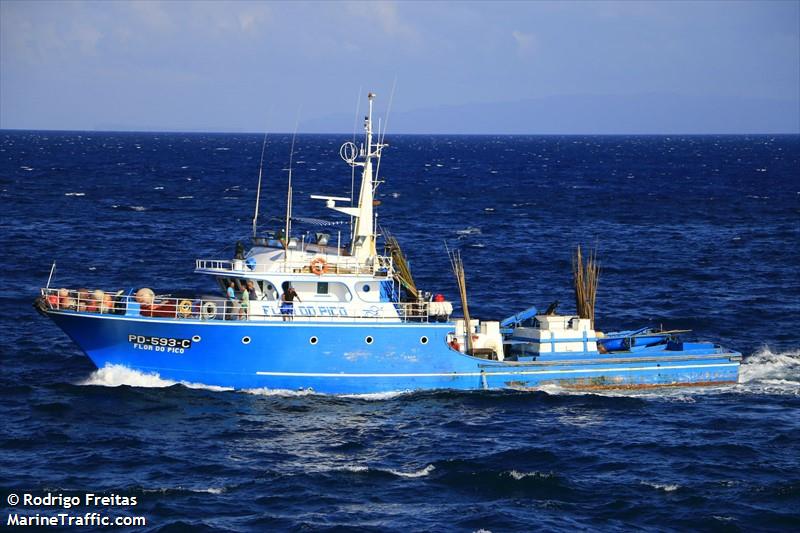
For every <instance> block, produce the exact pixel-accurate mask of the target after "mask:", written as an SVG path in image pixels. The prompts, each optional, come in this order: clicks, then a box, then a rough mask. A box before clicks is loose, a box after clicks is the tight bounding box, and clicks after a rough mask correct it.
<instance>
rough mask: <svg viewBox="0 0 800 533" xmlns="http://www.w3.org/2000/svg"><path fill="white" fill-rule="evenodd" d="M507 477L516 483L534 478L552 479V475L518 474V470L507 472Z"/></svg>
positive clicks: (538, 473) (539, 473) (540, 473)
mask: <svg viewBox="0 0 800 533" xmlns="http://www.w3.org/2000/svg"><path fill="white" fill-rule="evenodd" d="M508 475H509V476H511V477H513V478H514V479H516V480H517V481H520V480H523V479H525V478H526V477H535V478H549V477H553V474H545V473H542V472H535V471H534V472H520V471H519V470H512V471H511V472H508Z"/></svg>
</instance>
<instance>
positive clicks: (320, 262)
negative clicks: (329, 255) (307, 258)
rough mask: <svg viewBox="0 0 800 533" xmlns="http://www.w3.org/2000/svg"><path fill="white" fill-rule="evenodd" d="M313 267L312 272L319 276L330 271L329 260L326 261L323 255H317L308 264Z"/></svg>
mask: <svg viewBox="0 0 800 533" xmlns="http://www.w3.org/2000/svg"><path fill="white" fill-rule="evenodd" d="M308 266H309V268H310V269H311V272H312V273H314V274H316V275H317V276H321V275H323V274H327V273H328V262H327V261H325V260H324V259H323V258H321V257H317V258H316V259H314V260H313V261H311V263H310V264H309V265H308Z"/></svg>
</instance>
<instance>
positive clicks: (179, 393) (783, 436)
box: [0, 131, 800, 532]
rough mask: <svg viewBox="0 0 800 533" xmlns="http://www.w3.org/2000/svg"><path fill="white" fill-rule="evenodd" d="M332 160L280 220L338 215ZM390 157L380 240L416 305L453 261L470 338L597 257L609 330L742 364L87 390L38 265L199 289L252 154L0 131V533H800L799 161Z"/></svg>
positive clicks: (799, 157) (566, 289)
mask: <svg viewBox="0 0 800 533" xmlns="http://www.w3.org/2000/svg"><path fill="white" fill-rule="evenodd" d="M348 137H349V136H347V135H344V136H337V135H301V136H299V137H298V139H297V148H296V153H295V155H294V161H295V164H294V171H293V176H294V178H293V179H294V198H295V202H294V213H295V214H296V215H300V216H307V217H318V218H330V216H329V215H328V213H326V212H325V210H324V209H323V208H322V207H321V206H320V205H319V202H314V201H311V200H309V199H308V195H309V194H314V193H316V194H332V195H337V196H340V195H343V194H344V195H347V194H349V190H350V187H351V179H352V176H351V174H350V170H349V168H348V167H347V166H346V165H345V164H344V163H343V162H342V161H341V160H340V159H339V156H338V151H339V145H340V144H341V142H343V141H346V140H348ZM388 140H389V142H390V143H391V146H390V147H389V148H388V149H387V150H386V152H385V157H384V161H383V162H382V164H381V168H380V174H381V176H382V179H383V180H385V183H383V184H382V185H381V187H380V188H379V190H378V192H379V195H378V198H379V199H380V200H381V202H382V205H381V206H380V207H379V214H380V217H379V223H380V224H381V226H383V227H385V228H386V229H388V230H390V231H391V232H392V233H393V234H394V235H395V236H397V237H398V239H399V240H400V242H401V244H403V246H404V249H405V251H406V254H407V255H408V256H409V258H410V259H411V266H412V269H413V271H414V274H415V277H416V280H417V284H418V285H419V286H421V287H422V288H424V289H425V290H430V291H434V292H443V293H444V294H446V295H448V296H449V297H450V298H453V299H455V296H456V289H455V283H454V281H453V277H452V274H451V273H450V271H449V264H448V261H447V257H446V255H445V251H444V243H445V241H447V243H448V245H449V246H450V247H458V248H460V249H461V250H462V254H463V257H464V261H465V268H466V271H467V278H468V289H469V296H470V308H471V311H472V313H473V314H474V315H477V316H478V317H480V318H485V319H497V318H502V317H504V316H507V315H509V314H511V313H512V312H516V311H519V310H522V309H524V308H526V307H528V306H530V305H538V306H540V307H542V306H546V305H548V304H549V303H550V302H551V301H553V300H559V301H561V302H562V303H561V309H562V310H563V311H569V310H570V309H574V304H573V303H572V295H571V290H570V280H571V270H570V254H571V252H572V250H573V248H574V247H575V246H576V245H578V244H582V245H584V246H585V247H587V248H596V250H597V253H598V256H599V259H600V262H601V265H602V274H601V280H600V288H599V293H598V302H597V314H598V325H599V327H600V328H601V329H603V330H614V329H619V328H622V327H626V326H639V325H648V324H651V325H663V326H664V327H668V328H674V329H691V330H692V332H691V333H690V334H689V337H690V338H703V339H709V340H714V341H717V342H720V343H722V344H723V345H725V346H728V347H731V348H734V349H737V350H739V351H741V352H742V353H744V354H745V356H746V359H745V363H744V365H743V367H742V371H741V380H740V381H741V382H740V383H739V384H738V385H735V386H731V387H720V388H714V389H703V390H696V389H685V390H672V391H664V392H652V391H651V392H647V393H632V392H629V393H608V394H584V393H574V392H572V393H570V392H567V391H562V390H558V389H545V390H542V391H538V392H474V393H462V392H448V391H434V392H423V393H408V392H405V393H404V392H396V393H388V394H385V395H372V396H355V397H339V396H326V395H320V394H314V393H311V392H307V391H305V392H298V391H270V390H252V391H229V390H220V389H217V388H212V387H204V386H203V385H202V384H175V383H171V382H168V381H165V380H162V379H160V378H159V377H157V376H151V375H143V374H139V373H136V372H132V371H130V370H127V369H124V368H118V367H117V368H106V369H103V370H96V369H94V368H93V367H92V365H91V363H90V362H89V361H88V359H87V358H85V357H84V356H83V355H81V353H80V352H79V350H78V349H77V348H76V346H75V345H73V344H72V343H71V341H70V340H69V339H68V338H67V337H66V336H65V335H64V334H63V333H61V332H60V330H58V329H57V328H56V327H55V326H54V325H53V324H52V323H50V322H49V321H48V320H47V319H45V318H42V317H40V316H39V315H38V314H36V313H35V311H34V309H33V308H32V307H31V305H30V304H31V302H32V300H33V298H34V297H35V296H36V294H37V291H38V289H39V287H41V286H43V285H44V284H45V283H46V281H47V276H48V273H49V269H50V265H51V263H52V261H53V260H54V259H55V260H57V269H56V273H55V278H54V285H55V286H68V287H77V286H86V287H103V288H106V289H110V288H123V287H130V286H148V287H152V288H154V289H155V290H156V291H170V290H175V289H183V288H197V289H203V290H208V289H210V288H211V287H212V284H211V283H210V280H207V279H203V278H199V277H198V276H196V275H194V274H193V273H192V270H193V267H194V259H196V258H228V257H230V256H231V254H232V253H233V249H234V244H235V242H236V240H237V239H246V238H247V236H248V234H249V230H250V222H251V217H252V211H253V207H254V196H255V187H256V176H257V172H258V165H259V156H260V153H261V141H262V137H261V136H260V135H221V134H175V133H169V134H166V133H159V134H144V133H87V132H25V131H0V206H2V210H1V211H0V220H1V221H2V222H1V224H0V250H1V251H2V252H1V253H2V263H3V266H4V268H3V275H2V276H1V277H0V357H1V358H2V359H1V361H2V369H3V371H2V373H0V414H1V416H0V420H2V426H1V428H0V488H1V489H2V491H0V492H2V497H3V503H2V505H3V506H4V509H3V515H2V517H0V518H2V520H3V522H2V523H3V526H2V527H6V526H8V524H7V517H8V516H9V515H10V514H11V513H14V512H17V513H19V514H23V515H33V514H37V513H38V514H40V515H47V516H53V515H56V514H58V512H65V511H64V510H63V509H61V508H53V507H44V506H40V507H23V506H19V505H17V506H11V505H9V504H8V495H10V494H12V493H13V494H24V493H31V494H35V495H43V494H47V493H52V494H64V495H83V494H84V493H86V492H92V493H101V494H111V493H114V494H118V495H125V496H128V497H131V496H135V497H136V498H137V505H136V506H129V507H122V508H109V507H103V508H100V509H99V510H100V511H101V512H103V513H104V514H107V515H110V516H114V515H131V516H132V515H140V516H144V517H146V519H147V525H146V526H144V527H140V528H130V529H141V530H146V531H184V530H187V529H192V530H197V531H273V530H309V531H342V530H350V529H357V530H363V531H409V530H411V531H494V532H500V531H533V530H541V529H544V530H553V531H563V530H575V529H579V530H619V531H622V530H624V531H628V530H645V531H671V530H674V531H677V530H701V531H752V530H757V531H792V530H793V531H797V530H798V529H800V333H799V332H798V315H799V314H800V137H798V136H545V137H535V136H397V137H392V138H390V139H388ZM289 143H290V139H289V138H288V137H287V136H282V135H274V136H271V137H270V138H269V144H268V146H267V158H266V161H265V173H264V175H265V182H264V194H263V200H262V204H261V205H262V209H261V212H262V216H261V219H260V220H261V222H260V227H262V228H263V229H277V228H278V227H280V226H281V225H282V216H283V213H284V210H285V200H284V198H285V190H286V178H287V172H286V170H285V169H286V167H287V165H288V159H289ZM76 510H77V512H76V513H73V514H83V513H85V512H89V511H92V510H97V509H94V508H91V509H90V508H87V507H86V506H80V507H78V508H77V509H73V511H76ZM78 512H79V513H78ZM12 529H13V528H12ZM20 529H24V528H20ZM50 529H53V528H50ZM81 529H84V530H92V529H102V528H92V527H87V528H81ZM123 529H124V528H123Z"/></svg>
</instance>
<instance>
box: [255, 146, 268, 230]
mask: <svg viewBox="0 0 800 533" xmlns="http://www.w3.org/2000/svg"><path fill="white" fill-rule="evenodd" d="M266 148H267V134H266V132H264V142H263V143H261V163H259V165H258V188H257V189H256V210H255V213H253V238H254V239H255V237H256V224H258V203H259V200H261V174H262V172H263V170H264V150H265V149H266Z"/></svg>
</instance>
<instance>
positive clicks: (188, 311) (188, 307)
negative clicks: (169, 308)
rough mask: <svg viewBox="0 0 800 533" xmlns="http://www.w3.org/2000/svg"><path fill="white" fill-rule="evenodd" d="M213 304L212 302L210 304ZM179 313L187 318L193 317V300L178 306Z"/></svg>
mask: <svg viewBox="0 0 800 533" xmlns="http://www.w3.org/2000/svg"><path fill="white" fill-rule="evenodd" d="M209 303H211V302H209ZM178 313H179V314H180V315H181V316H182V317H184V318H187V317H189V316H191V315H192V301H191V300H181V303H179V304H178Z"/></svg>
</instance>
